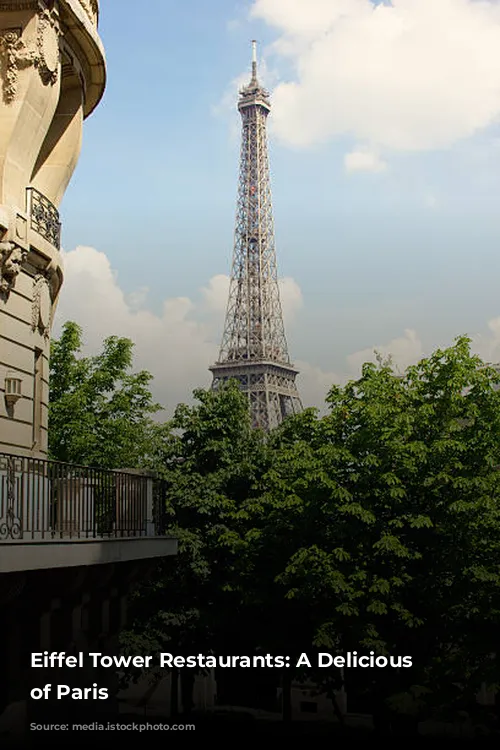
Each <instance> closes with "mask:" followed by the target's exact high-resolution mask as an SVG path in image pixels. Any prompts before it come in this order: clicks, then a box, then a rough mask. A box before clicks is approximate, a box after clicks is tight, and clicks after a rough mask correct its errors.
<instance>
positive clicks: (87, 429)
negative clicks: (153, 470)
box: [49, 322, 161, 469]
mask: <svg viewBox="0 0 500 750" xmlns="http://www.w3.org/2000/svg"><path fill="white" fill-rule="evenodd" d="M132 361H133V344H132V342H131V341H129V340H128V339H124V338H118V337H116V336H111V337H110V338H108V339H106V340H105V341H104V344H103V347H102V351H101V353H100V354H98V355H96V356H83V355H82V330H81V328H80V327H79V326H78V325H76V323H72V322H68V323H66V324H65V325H64V326H63V329H62V333H61V336H60V338H59V339H58V340H54V341H53V342H52V348H51V359H50V407H49V451H50V457H51V458H53V459H56V460H59V461H67V462H69V463H76V464H82V465H91V466H97V467H102V468H110V469H111V468H139V467H142V466H145V465H146V466H147V465H149V464H150V463H151V461H152V460H153V456H154V453H155V450H156V448H157V445H158V443H159V442H160V443H161V436H160V429H161V428H160V427H158V426H157V425H156V424H155V423H154V422H153V419H152V415H153V414H155V412H157V411H158V410H159V408H160V407H159V406H158V405H157V404H155V403H154V401H153V399H152V396H151V392H150V388H149V384H150V381H151V377H152V376H151V375H150V374H149V373H148V372H145V371H142V372H138V373H135V374H132V373H131V372H130V370H131V367H132Z"/></svg>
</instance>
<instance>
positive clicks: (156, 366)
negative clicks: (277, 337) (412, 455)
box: [54, 247, 500, 413]
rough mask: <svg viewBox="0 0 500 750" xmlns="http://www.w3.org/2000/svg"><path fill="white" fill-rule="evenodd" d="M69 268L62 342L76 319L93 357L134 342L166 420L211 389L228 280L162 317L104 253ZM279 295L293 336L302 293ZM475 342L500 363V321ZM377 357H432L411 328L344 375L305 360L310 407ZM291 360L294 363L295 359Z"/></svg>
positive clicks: (179, 300) (300, 364)
mask: <svg viewBox="0 0 500 750" xmlns="http://www.w3.org/2000/svg"><path fill="white" fill-rule="evenodd" d="M64 266H65V283H64V286H63V291H62V294H61V300H60V302H59V307H58V310H57V316H56V325H55V329H54V335H55V336H58V335H59V333H60V327H61V324H62V323H63V322H64V321H66V320H74V321H76V322H77V323H79V324H80V325H81V326H82V328H83V330H84V337H85V350H86V351H87V352H93V353H95V352H97V351H99V349H100V347H101V344H102V341H103V339H104V338H105V337H106V336H110V335H117V336H124V337H126V338H130V339H132V341H134V343H135V360H134V367H135V369H146V370H149V371H150V372H151V373H152V374H153V375H154V382H153V393H154V396H155V398H156V399H157V400H158V401H159V402H160V403H161V404H162V405H163V406H164V407H165V408H166V410H167V412H168V413H171V412H172V410H173V408H174V407H175V406H176V404H178V403H179V402H190V401H191V394H192V391H193V390H194V389H195V388H199V387H202V388H203V387H209V385H210V382H211V375H210V372H209V371H208V367H209V365H210V364H212V363H213V362H215V360H216V358H217V355H218V349H219V342H220V336H221V333H222V325H223V320H224V311H225V305H226V298H227V290H228V278H227V276H224V275H218V276H214V277H212V278H211V279H210V280H209V282H208V284H207V285H206V286H205V287H204V288H203V289H201V290H200V298H199V300H198V301H197V302H195V301H192V300H191V299H189V298H187V297H174V298H169V299H166V300H164V302H163V306H162V308H161V312H160V313H159V314H155V313H154V312H152V311H151V310H150V309H148V308H147V306H146V304H147V299H146V297H145V295H144V290H140V294H138V295H129V296H128V297H127V296H126V295H125V294H124V292H123V291H122V289H121V288H120V285H119V280H118V278H117V275H116V273H115V272H114V271H113V269H112V267H111V265H110V262H109V260H108V258H107V257H106V255H105V254H104V253H102V252H98V251H97V250H95V249H94V248H91V247H78V248H76V250H73V251H71V252H69V253H64ZM280 292H281V298H282V307H283V313H284V317H285V321H286V324H287V330H290V328H292V327H293V320H294V316H295V315H296V314H297V312H298V311H299V310H300V308H301V307H302V304H303V300H302V293H301V290H300V287H299V286H298V284H297V283H296V282H295V281H294V279H291V278H285V279H282V280H280ZM131 301H132V302H133V304H131ZM207 313H211V314H210V315H207ZM289 324H291V325H289ZM472 339H473V349H474V351H476V352H477V353H478V354H479V355H480V356H481V357H482V358H483V359H484V360H486V361H489V362H498V361H499V360H500V317H498V318H495V319H493V320H491V321H490V322H489V323H488V333H486V334H476V335H475V336H473V337H472ZM376 352H379V353H380V354H381V355H383V356H389V355H390V356H391V357H392V359H393V363H394V365H395V366H396V367H397V368H398V369H399V370H400V371H404V369H405V368H406V367H408V366H409V365H410V364H414V363H415V362H418V360H420V359H421V358H422V357H423V356H425V354H426V353H425V352H424V345H423V343H422V341H421V340H420V338H419V336H418V334H417V332H415V331H414V330H412V329H407V330H405V331H404V335H402V336H400V337H397V338H394V339H393V340H392V341H390V342H389V343H388V344H382V345H379V346H373V347H370V348H366V349H363V350H362V351H358V352H355V353H353V354H351V355H349V356H348V357H347V360H346V365H345V367H344V368H342V370H343V371H342V372H332V371H328V370H323V369H321V368H320V367H317V366H316V365H314V364H311V363H308V362H304V361H302V360H300V357H299V358H298V359H297V360H295V364H296V366H297V368H298V369H299V371H300V374H299V377H298V380H297V384H298V387H299V390H300V394H301V397H302V401H303V404H304V406H318V407H320V408H323V406H324V398H325V396H326V394H327V392H328V391H329V389H330V387H331V385H332V384H333V383H344V382H345V381H346V380H348V379H349V378H356V377H358V376H359V373H360V369H361V366H362V365H363V363H364V362H369V361H371V362H374V361H376ZM291 354H292V359H294V352H291ZM297 354H299V352H297Z"/></svg>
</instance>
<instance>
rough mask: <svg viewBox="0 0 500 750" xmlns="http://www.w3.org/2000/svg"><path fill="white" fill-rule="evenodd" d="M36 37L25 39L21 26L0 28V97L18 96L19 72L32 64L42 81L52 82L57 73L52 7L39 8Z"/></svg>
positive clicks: (56, 36) (55, 24)
mask: <svg viewBox="0 0 500 750" xmlns="http://www.w3.org/2000/svg"><path fill="white" fill-rule="evenodd" d="M37 16H38V19H37V35H36V38H35V39H24V38H23V33H22V29H3V30H0V53H1V58H2V79H3V98H4V101H5V103H6V104H11V103H12V102H13V101H14V100H15V98H16V96H17V87H18V82H19V72H20V71H21V70H24V69H25V68H28V67H30V66H31V65H33V66H34V67H35V68H37V69H38V72H39V74H40V78H41V79H42V81H43V83H44V84H45V85H48V84H51V85H54V84H55V83H56V82H57V78H58V74H59V58H60V51H59V37H60V33H61V32H60V27H59V19H58V15H57V13H56V12H55V11H53V10H52V11H49V10H47V9H39V10H38V13H37Z"/></svg>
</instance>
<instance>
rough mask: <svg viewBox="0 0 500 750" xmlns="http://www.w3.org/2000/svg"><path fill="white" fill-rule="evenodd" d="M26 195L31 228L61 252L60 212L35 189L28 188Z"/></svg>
mask: <svg viewBox="0 0 500 750" xmlns="http://www.w3.org/2000/svg"><path fill="white" fill-rule="evenodd" d="M26 193H27V202H28V215H29V217H30V226H31V228H32V229H33V230H34V231H35V232H36V233H37V234H39V235H41V236H42V237H43V238H44V239H46V240H47V242H50V244H51V245H53V246H54V247H56V248H57V249H58V250H60V249H61V222H60V220H59V211H58V210H57V208H56V207H55V206H54V205H53V204H52V203H51V202H50V201H49V199H48V198H46V197H45V195H43V193H40V192H39V191H38V190H36V189H35V188H31V187H30V188H27V189H26Z"/></svg>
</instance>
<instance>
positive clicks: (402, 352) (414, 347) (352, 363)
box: [347, 329, 424, 373]
mask: <svg viewBox="0 0 500 750" xmlns="http://www.w3.org/2000/svg"><path fill="white" fill-rule="evenodd" d="M377 355H380V356H382V357H383V358H384V359H385V358H387V357H390V358H391V359H392V362H393V364H394V366H395V367H396V368H397V369H398V370H399V371H400V372H403V371H404V370H405V369H406V368H407V367H409V366H410V365H413V364H415V363H416V362H418V361H419V360H420V359H422V357H423V356H424V348H423V344H422V342H421V340H420V338H419V337H418V335H417V333H416V331H413V330H410V329H407V330H406V331H405V332H404V336H401V337H399V338H396V339H393V340H392V341H390V342H389V343H388V344H383V345H380V346H375V347H373V348H370V349H363V350H362V351H359V352H356V353H355V354H351V355H349V356H348V357H347V362H348V365H349V368H350V370H351V372H353V373H358V372H359V371H360V369H361V367H362V365H363V364H364V363H365V362H376V361H377Z"/></svg>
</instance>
